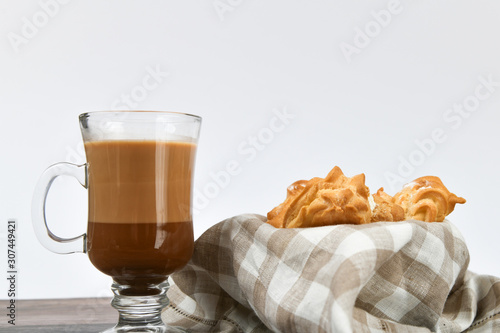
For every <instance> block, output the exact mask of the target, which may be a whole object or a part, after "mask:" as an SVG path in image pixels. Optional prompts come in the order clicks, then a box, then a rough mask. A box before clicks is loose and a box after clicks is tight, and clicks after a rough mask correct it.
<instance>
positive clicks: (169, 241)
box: [85, 140, 196, 294]
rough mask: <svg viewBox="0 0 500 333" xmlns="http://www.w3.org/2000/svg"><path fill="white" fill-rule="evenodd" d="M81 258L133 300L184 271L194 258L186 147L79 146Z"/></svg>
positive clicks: (189, 147)
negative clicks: (85, 197) (83, 165)
mask: <svg viewBox="0 0 500 333" xmlns="http://www.w3.org/2000/svg"><path fill="white" fill-rule="evenodd" d="M85 150H86V154H87V161H88V177H89V178H88V182H89V187H88V188H89V224H88V233H87V252H88V256H89V258H90V260H91V262H92V264H93V265H94V266H95V267H96V268H98V269H99V270H100V271H102V272H103V273H105V274H107V275H110V276H112V277H113V279H114V280H115V281H116V282H118V283H119V284H122V285H128V286H130V287H131V288H130V293H134V290H135V291H136V292H137V293H138V294H144V291H145V290H146V289H147V288H148V287H147V286H148V285H150V284H157V283H159V282H162V281H164V280H165V278H166V276H167V275H169V274H170V273H172V272H174V271H175V270H178V269H179V268H181V267H182V266H184V265H185V264H186V263H187V262H188V261H189V259H190V258H191V255H192V252H193V224H192V217H191V208H190V207H191V182H192V176H193V165H194V159H195V151H196V145H195V144H192V143H188V142H162V141H118V140H117V141H96V142H87V143H85Z"/></svg>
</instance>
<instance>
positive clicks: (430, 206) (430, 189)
mask: <svg viewBox="0 0 500 333" xmlns="http://www.w3.org/2000/svg"><path fill="white" fill-rule="evenodd" d="M394 202H395V203H396V204H398V205H400V206H401V207H403V209H404V210H405V220H412V219H413V220H420V221H426V222H442V221H444V219H445V217H446V216H447V215H448V214H450V213H451V212H452V211H453V210H454V209H455V204H457V203H460V204H463V203H465V199H464V198H460V197H457V196H456V195H455V194H453V193H450V191H448V189H447V188H446V187H445V186H444V185H443V182H442V181H441V179H439V177H435V176H426V177H420V178H417V179H415V180H414V181H412V182H410V183H408V184H406V185H405V186H404V187H403V189H402V190H401V192H398V193H396V195H395V196H394Z"/></svg>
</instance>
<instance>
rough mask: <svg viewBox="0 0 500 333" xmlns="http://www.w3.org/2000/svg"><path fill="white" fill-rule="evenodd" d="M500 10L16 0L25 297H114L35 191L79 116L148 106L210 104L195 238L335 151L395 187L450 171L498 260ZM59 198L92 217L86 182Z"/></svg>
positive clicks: (8, 125) (478, 4) (55, 203)
mask: <svg viewBox="0 0 500 333" xmlns="http://www.w3.org/2000/svg"><path fill="white" fill-rule="evenodd" d="M44 8H45V9H44ZM391 11H392V12H391ZM499 15H500V2H498V1H494V0H491V1H401V2H397V1H395V0H392V1H385V0H384V1H326V0H315V1H298V0H286V1H285V0H280V1H264V0H215V1H214V0H203V1H201V0H198V1H174V0H168V1H165V0H162V1H159V0H158V1H125V0H119V1H118V0H116V1H67V0H66V1H62V0H60V1H59V2H56V0H40V1H5V0H2V1H1V2H0V112H1V113H0V115H1V118H0V154H1V159H0V221H1V224H0V226H1V227H0V228H1V230H0V236H1V242H2V244H1V248H0V253H3V254H1V255H0V263H1V264H0V268H1V271H2V272H6V271H7V267H6V261H7V257H6V254H5V252H6V248H7V245H6V229H7V228H6V222H7V220H8V219H9V218H15V219H17V223H18V232H17V251H18V254H17V259H18V269H19V274H18V286H17V289H18V295H17V296H18V298H25V299H31V298H60V297H92V296H103V295H109V291H108V290H109V285H110V280H109V278H108V277H106V276H104V275H102V274H101V273H99V272H98V271H97V270H96V269H94V268H93V267H92V266H91V264H90V263H89V261H88V259H87V258H86V256H85V255H84V254H76V255H56V254H53V253H51V252H49V251H47V250H46V249H45V248H43V247H42V246H41V245H40V244H39V243H38V241H37V239H36V238H35V235H34V233H33V230H32V226H31V218H30V205H31V196H32V193H33V188H34V186H35V183H36V181H37V179H38V177H39V176H40V174H41V173H42V172H43V170H44V169H45V168H46V167H47V166H49V165H51V164H52V163H55V162H59V161H70V162H83V161H84V155H83V154H82V152H81V137H80V133H79V128H78V122H77V116H78V114H80V113H82V112H86V111H93V110H108V109H114V108H118V109H120V108H121V109H123V108H132V109H147V110H173V111H181V112H188V113H195V114H198V115H200V116H202V117H203V125H202V134H201V139H200V144H199V150H198V159H197V170H196V191H197V197H196V200H195V203H196V210H197V213H196V216H195V218H196V220H195V228H196V236H199V235H200V234H201V233H202V232H203V231H204V230H206V229H207V228H209V227H210V226H211V225H213V224H215V223H217V222H219V221H221V220H223V219H225V218H227V217H230V216H233V215H236V214H240V213H247V212H252V213H260V214H264V215H265V214H266V213H267V212H268V211H269V210H271V209H272V208H273V207H274V206H275V205H277V204H279V203H280V202H281V201H282V200H283V199H284V197H285V193H286V187H287V186H288V185H289V184H290V183H292V182H294V181H295V180H297V179H309V178H312V177H314V176H321V177H323V176H325V175H326V174H327V173H328V171H329V170H330V169H331V168H333V166H335V165H338V166H340V167H341V168H342V169H343V171H344V173H345V174H346V175H348V176H353V175H355V174H357V173H361V172H363V173H365V174H366V177H367V185H368V186H369V187H370V189H371V191H372V192H374V191H376V190H377V189H378V188H379V187H382V186H383V187H384V188H385V189H386V191H387V192H389V193H390V194H394V193H395V192H397V191H398V190H399V189H400V188H401V186H402V185H403V183H404V182H408V181H411V180H412V179H414V178H417V177H419V176H423V175H437V176H439V177H441V179H442V180H443V182H444V183H445V185H447V187H448V188H449V189H450V190H451V191H452V192H454V193H456V194H458V195H460V196H463V197H465V198H466V199H467V203H466V204H465V205H461V206H457V207H456V209H455V211H454V212H453V213H452V215H450V217H449V218H450V220H451V221H452V222H453V223H455V224H456V225H457V227H458V228H459V229H460V230H461V231H462V233H463V235H464V237H465V239H466V241H467V244H468V247H469V250H470V255H471V263H470V269H471V270H473V271H475V272H478V273H483V274H491V275H496V276H500V261H499V260H498V253H499V252H500V242H499V241H498V239H499V235H500V221H499V217H498V205H499V204H498V200H499V198H498V188H499V187H500V180H499V177H498V174H499V172H500V157H499V148H498V143H499V139H500V134H499V133H500V132H499V130H498V126H499V125H500V115H499V106H500V86H499V82H500V43H499V40H498V32H499V31H500V20H499ZM377 20H378V21H377ZM379 22H380V23H379ZM363 31H365V32H363ZM152 72H156V74H155V76H151V73H152ZM155 78H156V79H155ZM155 80H156V81H155ZM481 80H482V81H488V80H489V81H490V82H491V83H490V84H489V85H488V87H487V86H485V85H484V84H483V83H481V82H482V81H481ZM143 82H146V83H148V85H147V88H148V89H146V88H145V87H144V86H143ZM488 89H489V90H488ZM477 94H479V95H477ZM127 96H128V97H127ZM478 96H479V97H480V98H478ZM127 98H128V102H127ZM127 103H128V106H127ZM467 103H468V104H467ZM464 104H466V105H465V107H467V108H468V110H469V111H467V110H466V109H465V107H464ZM460 107H461V108H463V109H464V110H465V111H464V112H463V113H462V114H461V115H460V114H459V113H457V112H456V111H455V110H457V109H458V108H460ZM454 108H455V109H454ZM277 114H282V115H283V114H287V115H288V116H287V117H289V118H288V119H286V120H279V118H276V117H277ZM436 132H437V133H440V135H439V140H437V141H438V142H434V143H431V142H430V141H429V140H431V139H432V137H433V133H436ZM228 163H229V164H230V165H231V164H233V166H234V165H237V168H236V170H235V172H233V174H232V175H229V176H228V175H227V174H225V171H224V170H225V169H226V167H227V164H228ZM233 171H234V170H233ZM390 176H392V178H391V177H390ZM395 177H396V178H395ZM47 205H48V212H47V216H48V219H49V224H50V225H51V227H52V229H53V230H54V232H55V233H57V234H60V235H61V236H64V237H67V236H74V235H77V234H80V233H83V232H85V223H86V209H87V206H86V190H85V189H83V188H82V187H80V186H79V185H78V184H77V183H76V181H74V180H73V179H65V178H60V179H58V180H57V181H56V182H55V184H54V186H53V188H52V192H51V193H50V195H49V198H48V203H47ZM0 281H2V282H1V283H0V298H6V290H7V285H6V279H4V278H1V279H0Z"/></svg>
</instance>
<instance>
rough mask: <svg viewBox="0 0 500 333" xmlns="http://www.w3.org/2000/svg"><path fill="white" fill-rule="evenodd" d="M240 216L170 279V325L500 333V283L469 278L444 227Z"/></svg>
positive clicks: (462, 249) (458, 240)
mask: <svg viewBox="0 0 500 333" xmlns="http://www.w3.org/2000/svg"><path fill="white" fill-rule="evenodd" d="M264 222H265V218H264V217H263V216H259V215H240V216H236V217H233V218H230V219H228V220H225V221H223V222H221V223H219V224H216V225H215V226H213V227H212V228H210V229H209V230H208V231H207V232H205V233H204V234H203V235H202V236H201V237H200V238H199V239H198V240H197V241H196V245H195V253H194V256H193V258H192V260H191V262H190V263H189V264H188V265H187V266H186V267H185V268H184V269H183V270H182V271H179V272H177V273H175V274H173V275H172V276H171V283H172V287H171V288H170V290H169V293H168V295H169V298H170V300H171V304H170V305H169V307H167V309H166V310H165V311H164V312H163V316H162V318H163V319H164V321H166V322H167V323H170V324H173V325H178V326H181V327H186V328H189V329H190V330H191V331H193V332H308V333H309V332H346V333H351V332H463V331H466V332H474V333H478V332H500V315H499V313H500V279H499V278H496V277H491V276H482V275H478V274H474V273H472V272H470V271H468V270H467V267H468V262H469V254H468V250H467V247H466V244H465V242H464V239H463V237H462V236H461V234H460V232H459V231H458V230H457V228H456V227H455V226H454V225H453V224H452V223H450V222H449V221H445V222H442V223H425V222H419V221H404V222H378V223H371V224H366V225H338V226H327V227H318V228H306V229H276V228H274V227H272V226H271V225H269V224H267V223H264Z"/></svg>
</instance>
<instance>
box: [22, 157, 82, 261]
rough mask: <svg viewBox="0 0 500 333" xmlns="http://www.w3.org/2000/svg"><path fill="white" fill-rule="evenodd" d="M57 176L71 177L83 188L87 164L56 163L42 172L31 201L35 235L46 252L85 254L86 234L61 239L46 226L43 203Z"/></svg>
mask: <svg viewBox="0 0 500 333" xmlns="http://www.w3.org/2000/svg"><path fill="white" fill-rule="evenodd" d="M59 176H72V177H74V178H76V179H77V180H78V182H79V183H80V184H81V185H82V186H83V187H84V188H88V185H87V164H82V165H76V164H72V163H66V162H61V163H56V164H54V165H51V166H50V167H48V168H47V170H45V171H44V173H43V174H42V176H41V177H40V179H39V180H38V183H37V185H36V187H35V192H34V194H33V200H32V202H31V221H32V223H33V228H34V229H35V235H36V236H37V238H38V240H39V241H40V243H41V244H42V245H43V246H45V247H46V248H47V249H48V250H50V251H52V252H55V253H60V254H69V253H78V252H79V253H85V252H86V250H87V249H86V238H87V234H82V235H80V236H77V237H73V238H61V237H58V236H56V235H54V234H53V233H52V232H51V231H50V229H49V226H48V225H47V220H46V218H45V203H46V201H47V194H48V192H49V189H50V187H51V186H52V183H53V182H54V180H55V179H56V178H57V177H59Z"/></svg>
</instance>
